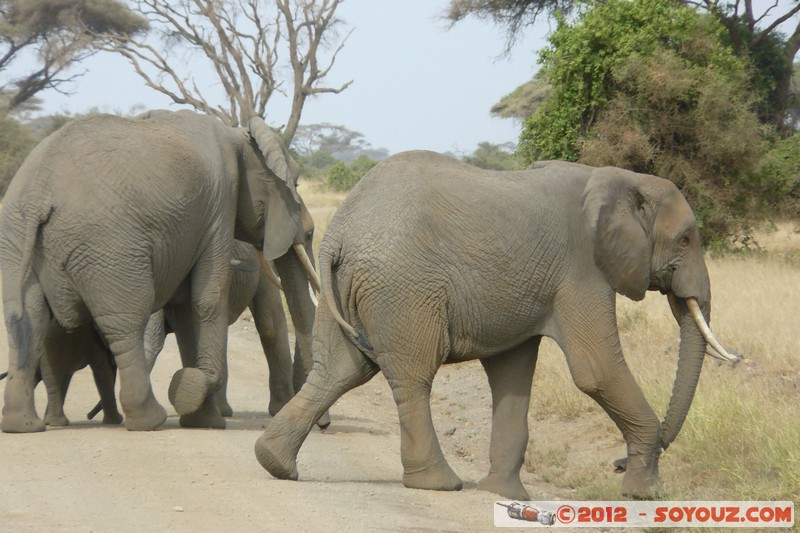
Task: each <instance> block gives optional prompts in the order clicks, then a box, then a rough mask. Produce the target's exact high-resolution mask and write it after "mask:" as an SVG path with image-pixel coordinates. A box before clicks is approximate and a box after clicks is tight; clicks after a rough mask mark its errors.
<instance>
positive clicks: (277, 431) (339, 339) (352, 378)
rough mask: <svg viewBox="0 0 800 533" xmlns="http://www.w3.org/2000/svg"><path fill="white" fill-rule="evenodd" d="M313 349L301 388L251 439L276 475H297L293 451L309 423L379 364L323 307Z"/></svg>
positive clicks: (291, 476) (372, 373)
mask: <svg viewBox="0 0 800 533" xmlns="http://www.w3.org/2000/svg"><path fill="white" fill-rule="evenodd" d="M318 337H319V338H324V339H325V343H324V344H323V343H322V342H319V341H318V340H317V338H318ZM314 353H315V354H316V356H315V361H314V366H313V368H312V369H311V373H310V374H309V375H308V379H307V380H306V382H305V384H304V385H303V387H302V388H301V389H300V392H299V393H297V395H296V396H295V397H294V398H292V399H291V400H290V401H289V403H287V404H286V405H285V406H284V407H283V409H281V410H280V411H279V412H278V414H277V415H275V418H273V419H272V420H270V421H269V422H267V426H266V429H265V430H264V433H263V434H262V435H261V436H260V437H259V438H258V440H257V441H256V444H255V453H256V458H257V459H258V462H259V463H261V466H263V467H264V468H265V469H266V470H267V471H268V472H269V473H270V474H272V475H273V476H275V477H276V478H279V479H297V476H298V473H297V452H298V451H300V446H302V445H303V442H304V441H305V439H306V437H307V436H308V433H309V432H310V431H311V428H312V427H313V426H314V423H315V422H316V421H317V420H318V419H319V417H320V416H322V415H323V414H324V413H325V412H326V411H327V410H328V409H329V408H330V406H331V405H333V403H334V402H335V401H336V400H338V399H339V398H340V397H341V396H342V395H343V394H344V393H345V392H347V391H349V390H351V389H354V388H355V387H358V386H359V385H362V384H364V383H366V382H367V381H369V380H370V379H371V378H372V377H373V376H374V375H375V374H377V373H378V370H379V369H378V366H377V365H376V364H375V363H373V362H372V361H370V360H369V359H367V358H366V357H365V356H364V354H362V353H361V352H360V351H359V350H358V349H357V348H356V347H355V346H354V345H353V343H352V342H351V341H350V340H349V339H346V338H345V337H344V334H343V333H342V330H341V328H340V327H339V325H338V324H337V323H336V322H335V321H334V320H333V318H332V317H330V314H329V313H327V312H326V311H325V310H324V309H321V311H320V313H319V314H318V315H317V322H316V324H315V325H314Z"/></svg>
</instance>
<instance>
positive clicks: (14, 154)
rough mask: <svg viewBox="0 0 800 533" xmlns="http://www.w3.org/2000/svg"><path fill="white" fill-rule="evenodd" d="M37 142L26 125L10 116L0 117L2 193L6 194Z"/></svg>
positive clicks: (0, 188) (0, 191)
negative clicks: (9, 184)
mask: <svg viewBox="0 0 800 533" xmlns="http://www.w3.org/2000/svg"><path fill="white" fill-rule="evenodd" d="M37 142H38V141H37V140H36V137H35V136H34V135H33V133H32V132H31V131H30V129H28V128H27V127H25V126H24V125H22V124H20V123H19V122H17V121H16V120H14V119H12V118H10V117H2V118H0V194H5V191H6V188H7V187H8V183H9V182H10V181H11V178H13V177H14V174H16V172H17V170H18V169H19V167H20V165H22V162H23V161H25V158H26V157H27V156H28V154H29V153H30V151H31V150H33V148H34V147H35V146H36V143H37Z"/></svg>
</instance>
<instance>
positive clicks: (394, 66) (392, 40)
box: [40, 0, 548, 153]
mask: <svg viewBox="0 0 800 533" xmlns="http://www.w3.org/2000/svg"><path fill="white" fill-rule="evenodd" d="M447 3H448V2H447V0H403V1H402V2H401V1H397V0H346V1H345V2H343V3H342V4H341V6H340V7H339V9H338V10H337V14H338V15H339V16H340V17H341V18H342V19H344V21H345V22H346V23H347V24H348V25H349V26H350V27H352V28H354V31H353V33H352V35H351V36H350V38H349V40H348V41H347V43H346V45H345V47H344V49H343V50H342V51H341V52H340V54H339V57H338V59H337V63H336V65H335V66H334V68H333V70H332V72H331V75H330V82H331V85H334V84H341V83H343V82H346V81H348V80H353V84H352V85H351V86H350V87H349V88H348V89H347V90H346V91H344V92H343V93H341V94H339V95H332V94H331V95H322V96H319V97H317V98H314V99H310V100H308V101H307V102H306V105H305V108H304V110H303V118H302V121H301V122H302V123H305V124H310V123H318V122H329V123H334V124H341V125H344V126H346V127H348V128H350V129H352V130H356V131H359V132H361V133H363V134H364V136H365V139H366V140H367V141H368V142H370V143H371V144H372V145H373V146H374V147H376V148H380V147H383V148H387V149H389V151H390V152H391V153H396V152H400V151H403V150H411V149H428V150H436V151H440V152H445V151H452V152H464V153H469V152H471V151H472V150H474V149H475V147H476V146H477V144H478V143H479V142H481V141H491V142H493V143H504V142H507V141H514V142H516V140H517V136H518V135H519V129H520V125H519V124H516V123H514V121H512V120H509V119H499V118H493V117H491V116H490V115H489V109H490V108H491V106H492V105H493V104H494V103H496V102H497V101H498V100H499V99H500V98H501V97H502V96H503V95H505V94H508V93H509V92H511V91H512V90H513V89H514V88H516V87H517V86H518V85H520V84H522V83H524V82H525V81H527V80H528V79H530V77H531V76H532V75H533V73H534V71H535V70H536V69H537V68H538V67H537V65H536V54H535V52H536V50H538V49H539V48H540V47H542V46H543V45H544V43H545V34H546V32H547V31H548V25H547V24H546V23H545V24H542V25H541V26H540V27H539V28H536V29H533V30H529V31H528V32H527V33H526V34H525V36H524V38H523V39H521V40H520V41H519V42H518V43H517V44H516V46H515V47H514V49H513V51H512V54H511V55H510V56H508V57H502V58H498V56H499V55H500V54H501V52H502V51H503V47H504V37H503V33H502V30H501V29H499V28H496V27H494V26H492V25H490V24H486V23H481V22H480V21H477V20H466V21H462V22H460V23H459V24H457V25H456V26H455V27H453V28H452V29H448V27H447V23H446V22H444V21H443V20H441V19H440V18H439V16H440V15H441V13H442V11H443V10H444V8H445V6H446V5H447ZM198 59H199V58H198ZM187 62H188V63H190V64H191V60H187ZM198 62H199V61H198ZM83 66H84V67H85V68H87V69H88V70H89V72H88V73H87V74H86V75H85V76H84V77H82V78H80V79H79V80H78V81H77V83H75V84H74V86H73V87H72V92H73V94H72V95H69V96H64V95H61V94H58V93H57V92H55V91H52V90H51V91H47V92H43V93H41V94H40V96H42V98H44V100H45V106H44V110H45V112H46V113H53V112H59V111H65V110H69V111H71V112H73V113H79V112H83V111H86V110H88V109H90V108H93V107H99V108H100V109H101V110H102V111H106V112H115V111H118V112H127V111H128V110H129V109H130V108H131V107H132V106H134V105H136V104H143V105H144V106H145V107H147V108H167V107H169V108H172V109H177V108H178V107H177V106H175V105H174V104H171V100H169V99H168V98H167V97H166V96H163V95H161V94H160V93H157V92H155V91H154V90H152V89H149V88H147V87H145V86H144V83H143V82H142V81H141V80H140V78H139V77H138V76H137V75H136V74H135V73H134V72H133V69H132V67H131V66H130V65H129V64H128V63H127V61H126V60H125V59H123V58H122V57H118V56H115V55H112V54H98V55H96V56H94V57H93V58H91V59H90V60H88V61H86V62H85V63H84V65H83ZM195 69H196V72H194V74H195V76H196V77H197V78H198V82H199V83H198V85H200V86H201V87H204V86H208V87H210V89H211V91H212V92H213V91H217V92H218V93H219V84H218V82H216V81H215V79H214V78H213V77H212V76H209V75H207V74H205V73H204V72H203V70H201V69H199V68H198V67H195ZM288 115H289V103H288V101H287V100H286V99H281V100H280V101H279V100H278V98H277V97H274V98H273V100H271V101H270V104H269V106H268V115H267V117H266V120H267V122H269V123H270V124H271V125H273V126H280V125H283V124H285V122H286V119H287V117H288Z"/></svg>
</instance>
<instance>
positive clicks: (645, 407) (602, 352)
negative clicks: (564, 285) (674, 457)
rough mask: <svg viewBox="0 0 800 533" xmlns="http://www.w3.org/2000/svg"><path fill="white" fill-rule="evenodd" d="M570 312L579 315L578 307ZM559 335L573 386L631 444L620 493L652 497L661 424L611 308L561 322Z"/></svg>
mask: <svg viewBox="0 0 800 533" xmlns="http://www.w3.org/2000/svg"><path fill="white" fill-rule="evenodd" d="M572 311H575V312H578V314H580V308H579V307H577V306H575V307H573V309H572ZM561 329H562V331H563V338H562V339H561V340H559V344H561V346H562V349H563V351H564V353H565V355H566V356H567V363H568V365H569V369H570V373H571V374H572V379H573V381H574V382H575V385H577V387H578V388H579V389H580V390H581V391H583V392H584V393H586V394H587V395H589V396H591V397H592V398H593V399H594V400H595V401H596V402H597V403H598V404H599V405H600V407H602V408H603V410H604V411H605V412H606V413H607V414H608V416H610V417H611V419H612V420H613V421H614V423H615V424H616V425H617V427H618V428H619V430H620V431H621V432H622V436H623V437H624V439H625V442H626V444H627V448H628V465H627V470H626V472H625V477H624V478H623V480H622V494H624V495H626V496H632V497H651V496H652V495H653V492H654V491H655V488H656V484H657V483H658V458H659V455H660V453H661V445H660V431H661V424H660V422H659V420H658V417H657V416H656V414H655V413H654V412H653V409H652V408H651V407H650V404H649V403H647V400H646V399H645V397H644V395H643V394H642V391H641V389H640V388H639V385H638V384H637V383H636V380H635V379H634V378H633V375H632V374H631V371H630V369H629V368H628V365H627V363H626V362H625V358H624V357H623V355H622V347H621V346H620V342H619V335H618V334H617V329H616V321H615V319H614V313H613V307H612V313H611V315H610V317H609V316H608V314H606V313H603V314H600V315H594V316H580V317H576V318H575V319H574V320H564V321H562V322H561Z"/></svg>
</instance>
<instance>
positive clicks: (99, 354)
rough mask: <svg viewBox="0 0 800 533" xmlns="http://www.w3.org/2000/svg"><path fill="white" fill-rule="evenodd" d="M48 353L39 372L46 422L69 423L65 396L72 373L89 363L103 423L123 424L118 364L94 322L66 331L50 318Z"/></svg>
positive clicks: (46, 336) (56, 424)
mask: <svg viewBox="0 0 800 533" xmlns="http://www.w3.org/2000/svg"><path fill="white" fill-rule="evenodd" d="M44 344H45V353H44V356H43V357H42V359H41V362H40V364H41V368H40V372H41V375H42V381H44V383H45V387H46V389H47V409H45V413H44V423H45V424H47V425H49V426H66V425H69V419H67V416H66V415H65V414H64V399H65V398H66V396H67V389H68V388H69V382H70V381H71V379H72V375H73V374H74V373H75V372H77V371H78V370H80V369H82V368H84V367H86V366H87V365H88V366H89V367H90V368H91V369H92V375H93V377H94V382H95V385H97V392H99V393H100V406H101V407H102V410H103V424H120V423H122V415H121V414H120V412H119V411H118V410H117V397H116V394H115V392H114V382H115V380H116V376H117V368H116V366H114V364H113V360H112V358H111V357H112V356H111V354H110V352H109V351H108V348H107V347H106V346H105V344H104V343H103V339H102V338H101V337H100V335H99V334H98V333H97V331H96V330H95V328H94V327H93V326H92V325H91V324H85V325H83V326H81V327H79V328H77V329H76V330H73V331H71V332H67V331H66V330H65V329H64V328H62V327H61V326H59V325H58V322H56V321H55V320H52V321H50V325H49V327H48V331H47V333H46V335H45V342H44Z"/></svg>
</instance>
